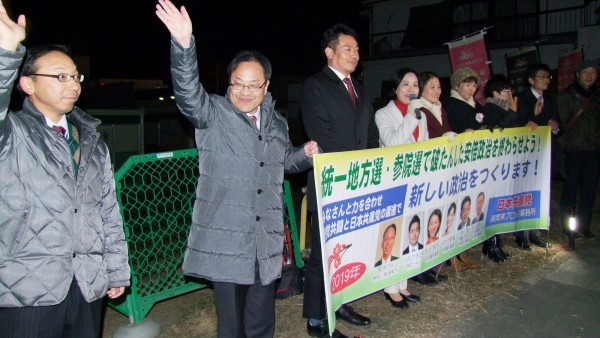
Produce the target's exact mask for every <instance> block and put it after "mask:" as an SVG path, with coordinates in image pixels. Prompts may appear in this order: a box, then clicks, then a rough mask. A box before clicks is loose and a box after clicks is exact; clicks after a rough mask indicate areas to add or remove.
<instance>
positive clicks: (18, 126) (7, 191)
mask: <svg viewBox="0 0 600 338" xmlns="http://www.w3.org/2000/svg"><path fill="white" fill-rule="evenodd" d="M24 39H25V16H23V15H20V16H19V17H18V19H17V21H16V22H14V21H12V20H11V19H10V18H9V17H8V15H7V13H6V10H5V9H4V6H3V5H2V2H0V177H1V178H2V179H1V180H0V328H1V329H0V337H17V336H18V337H56V338H59V337H99V336H100V334H101V332H100V328H101V313H102V305H103V304H102V303H103V300H104V298H105V296H107V295H108V297H110V298H117V297H119V296H121V295H122V294H123V292H124V291H125V287H126V286H129V277H130V269H129V263H128V258H127V243H126V242H125V236H124V234H123V224H122V219H121V215H120V213H119V206H118V203H117V199H116V193H115V182H114V177H113V173H112V169H111V162H110V157H109V151H108V147H107V146H106V144H105V143H104V142H103V141H102V140H101V139H100V134H99V133H98V132H97V131H96V127H97V126H98V125H99V124H100V121H99V120H97V119H95V118H93V117H91V116H90V115H88V114H86V113H85V112H84V111H83V110H81V109H79V108H77V107H76V106H75V102H76V101H77V99H78V98H79V95H80V93H81V84H80V82H81V81H83V78H84V76H83V75H82V74H80V73H79V71H78V70H77V67H76V65H75V63H74V62H73V60H72V58H71V57H70V55H69V53H70V51H69V48H67V47H65V46H61V45H47V46H40V47H37V48H30V49H28V50H27V57H26V58H25V61H24V64H23V69H22V71H21V74H20V76H19V78H18V89H19V90H20V92H21V93H22V94H24V96H25V100H24V102H23V108H22V110H21V111H19V112H16V113H15V112H8V105H9V101H10V94H11V91H12V89H13V85H14V82H15V80H16V79H17V70H18V68H19V65H20V63H21V61H22V59H23V56H24V55H25V47H24V46H23V45H21V42H22V41H23V40H24Z"/></svg>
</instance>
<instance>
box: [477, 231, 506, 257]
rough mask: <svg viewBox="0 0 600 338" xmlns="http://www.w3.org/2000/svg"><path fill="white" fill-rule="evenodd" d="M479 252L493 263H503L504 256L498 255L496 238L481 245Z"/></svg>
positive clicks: (493, 237)
mask: <svg viewBox="0 0 600 338" xmlns="http://www.w3.org/2000/svg"><path fill="white" fill-rule="evenodd" d="M481 252H483V253H484V254H485V255H487V257H488V258H489V259H491V260H493V261H494V262H495V263H500V262H504V256H502V254H500V250H499V249H498V244H497V239H496V236H492V237H491V238H489V239H487V240H486V241H485V242H484V243H483V248H482V250H481Z"/></svg>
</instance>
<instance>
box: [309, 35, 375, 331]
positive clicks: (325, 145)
mask: <svg viewBox="0 0 600 338" xmlns="http://www.w3.org/2000/svg"><path fill="white" fill-rule="evenodd" d="M321 50H322V51H323V52H324V54H325V57H326V59H327V65H326V66H325V67H324V68H323V70H322V71H321V72H319V73H317V74H315V75H313V76H312V77H310V78H308V79H307V80H306V81H305V83H304V85H303V87H302V95H301V97H300V108H301V111H302V120H303V122H304V127H305V130H306V134H307V135H308V137H309V138H310V139H312V140H315V141H317V143H318V144H319V146H320V147H321V149H322V151H323V152H339V151H350V150H359V149H366V148H377V147H378V146H379V133H378V130H377V126H376V125H375V121H374V115H375V113H374V111H373V106H372V105H371V102H370V100H369V99H368V97H367V95H366V93H365V91H364V90H363V88H362V86H361V85H360V84H359V83H358V81H357V80H356V79H355V78H353V77H352V76H351V74H352V73H353V72H354V70H355V69H356V66H357V65H358V61H359V58H360V57H359V52H358V35H357V33H356V31H354V29H352V28H350V27H348V26H346V25H344V24H336V25H334V26H333V27H331V28H329V29H328V30H327V31H325V33H324V34H323V37H322V39H321ZM307 185H308V186H307V200H308V210H309V211H310V212H311V217H312V221H311V231H312V238H313V241H312V244H311V255H310V260H309V262H308V264H307V266H306V271H305V277H306V283H305V286H304V310H303V316H304V317H306V318H308V323H307V330H308V333H309V334H310V335H311V336H328V331H327V321H326V320H325V319H324V318H325V316H326V312H325V291H324V287H323V283H324V280H323V264H322V260H321V244H320V242H319V238H320V237H319V218H318V209H317V202H316V194H315V185H314V173H313V171H310V172H309V174H308V184H307ZM336 314H337V317H338V318H341V319H343V320H345V321H348V322H350V323H352V324H355V325H369V324H370V323H371V321H370V319H369V318H367V317H365V316H362V315H360V314H358V313H356V312H354V310H353V309H352V308H351V307H349V306H347V305H342V307H341V308H340V309H338V311H336ZM333 336H334V337H345V336H344V335H343V334H341V333H340V332H339V331H338V330H335V332H334V334H333Z"/></svg>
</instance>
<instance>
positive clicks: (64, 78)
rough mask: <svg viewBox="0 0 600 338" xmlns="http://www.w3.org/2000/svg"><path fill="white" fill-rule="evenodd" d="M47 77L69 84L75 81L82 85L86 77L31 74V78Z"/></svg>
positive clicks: (61, 74) (78, 75) (65, 74)
mask: <svg viewBox="0 0 600 338" xmlns="http://www.w3.org/2000/svg"><path fill="white" fill-rule="evenodd" d="M34 75H35V76H45V77H53V78H55V79H57V80H58V81H60V82H69V81H71V79H73V81H75V82H77V83H80V82H83V79H84V76H83V74H73V75H71V74H67V73H60V74H29V76H34Z"/></svg>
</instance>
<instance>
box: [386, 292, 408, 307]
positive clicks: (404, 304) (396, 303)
mask: <svg viewBox="0 0 600 338" xmlns="http://www.w3.org/2000/svg"><path fill="white" fill-rule="evenodd" d="M383 294H384V295H385V298H386V299H387V300H389V301H390V303H392V306H393V307H397V308H399V309H408V303H407V302H406V300H405V298H404V295H402V294H400V296H402V300H400V301H395V300H393V299H392V297H390V295H389V294H388V293H386V292H384V293H383Z"/></svg>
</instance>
